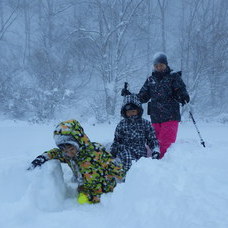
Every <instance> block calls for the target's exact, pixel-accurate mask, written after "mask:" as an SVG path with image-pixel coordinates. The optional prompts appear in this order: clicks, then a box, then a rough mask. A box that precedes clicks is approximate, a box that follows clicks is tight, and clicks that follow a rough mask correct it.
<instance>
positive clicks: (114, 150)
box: [110, 123, 122, 158]
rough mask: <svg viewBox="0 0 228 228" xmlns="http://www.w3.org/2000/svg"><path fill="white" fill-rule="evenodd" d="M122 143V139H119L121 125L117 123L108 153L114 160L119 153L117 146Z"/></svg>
mask: <svg viewBox="0 0 228 228" xmlns="http://www.w3.org/2000/svg"><path fill="white" fill-rule="evenodd" d="M121 143H122V137H121V124H120V123H119V124H118V125H117V127H116V130H115V135H114V141H113V143H112V145H111V148H110V152H111V154H112V156H113V157H114V158H115V157H116V156H117V154H118V151H119V146H120V144H121Z"/></svg>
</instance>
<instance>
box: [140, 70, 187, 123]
mask: <svg viewBox="0 0 228 228" xmlns="http://www.w3.org/2000/svg"><path fill="white" fill-rule="evenodd" d="M138 96H139V98H140V101H141V102H142V103H146V102H148V101H149V100H150V102H149V105H148V114H149V115H150V117H151V122H152V123H162V122H167V121H171V120H177V121H180V120H181V117H180V104H179V102H180V103H181V101H182V100H183V98H184V97H186V96H188V92H187V90H186V86H185V84H184V82H183V80H182V79H181V72H171V70H170V68H169V67H168V69H167V71H166V72H165V73H159V72H153V73H152V75H151V76H150V77H149V78H147V80H146V82H145V83H144V85H143V87H142V88H141V90H140V91H139V94H138ZM188 97H189V96H188Z"/></svg>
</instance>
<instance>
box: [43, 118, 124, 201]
mask: <svg viewBox="0 0 228 228" xmlns="http://www.w3.org/2000/svg"><path fill="white" fill-rule="evenodd" d="M55 134H61V135H71V136H73V137H74V139H75V141H76V142H77V143H78V144H79V153H78V155H77V156H76V157H74V158H69V157H67V156H65V155H64V153H63V152H62V150H61V149H58V148H54V149H52V150H49V151H46V152H45V153H44V154H46V155H47V156H48V158H49V159H58V160H60V162H63V163H67V164H68V165H69V167H70V168H71V169H72V171H73V173H74V175H75V177H76V179H77V181H78V183H79V187H78V192H79V193H80V192H82V193H84V194H85V195H86V196H87V197H88V199H89V201H91V202H92V203H98V202H99V201H100V196H101V194H102V193H107V192H112V191H113V189H114V187H115V186H116V178H117V179H119V180H121V179H122V178H123V177H124V176H125V172H124V171H123V169H122V164H121V163H118V162H116V161H115V160H113V159H112V155H111V154H110V153H109V152H107V151H106V150H105V148H104V147H103V146H102V145H100V144H99V143H95V142H91V141H90V140H89V138H88V137H87V135H86V134H85V132H84V130H83V128H82V127H81V125H80V123H79V122H78V121H77V120H69V121H65V122H62V123H60V124H59V125H58V126H57V128H56V130H55V131H54V135H55Z"/></svg>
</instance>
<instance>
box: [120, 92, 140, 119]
mask: <svg viewBox="0 0 228 228" xmlns="http://www.w3.org/2000/svg"><path fill="white" fill-rule="evenodd" d="M129 104H133V105H136V106H137V107H138V109H139V114H138V116H139V117H142V114H143V108H142V103H141V102H140V100H139V97H138V96H137V95H136V94H131V95H127V96H125V97H124V100H123V104H122V107H121V116H123V117H124V118H128V117H127V116H126V106H127V105H129Z"/></svg>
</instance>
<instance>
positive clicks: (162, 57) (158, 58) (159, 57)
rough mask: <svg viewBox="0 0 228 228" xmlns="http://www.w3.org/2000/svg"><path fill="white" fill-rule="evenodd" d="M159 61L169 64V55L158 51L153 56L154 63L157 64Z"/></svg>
mask: <svg viewBox="0 0 228 228" xmlns="http://www.w3.org/2000/svg"><path fill="white" fill-rule="evenodd" d="M159 63H163V64H165V65H166V66H168V61H167V56H166V54H165V53H163V52H157V53H156V54H155V55H154V57H153V64H154V65H156V64H159Z"/></svg>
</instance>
